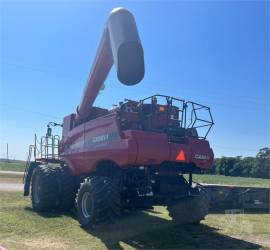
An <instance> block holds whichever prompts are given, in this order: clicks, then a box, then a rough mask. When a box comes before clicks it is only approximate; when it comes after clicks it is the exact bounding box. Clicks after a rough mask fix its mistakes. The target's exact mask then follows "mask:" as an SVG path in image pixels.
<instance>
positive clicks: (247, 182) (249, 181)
mask: <svg viewBox="0 0 270 250" xmlns="http://www.w3.org/2000/svg"><path fill="white" fill-rule="evenodd" d="M24 168H25V162H19V163H5V162H0V171H1V170H7V171H20V172H23V171H24ZM193 176H194V177H193V179H194V181H196V182H200V183H201V182H202V183H211V184H230V185H240V186H250V187H269V188H270V180H269V179H260V178H247V177H232V176H224V175H199V174H194V175H193ZM13 177H14V176H13Z"/></svg>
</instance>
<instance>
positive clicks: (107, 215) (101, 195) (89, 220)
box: [76, 176, 121, 227]
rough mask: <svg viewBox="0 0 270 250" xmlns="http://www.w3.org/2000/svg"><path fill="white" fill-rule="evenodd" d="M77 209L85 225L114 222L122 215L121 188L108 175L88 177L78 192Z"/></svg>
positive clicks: (81, 222)
mask: <svg viewBox="0 0 270 250" xmlns="http://www.w3.org/2000/svg"><path fill="white" fill-rule="evenodd" d="M76 209H77V216H78V220H79V222H80V224H81V225H82V226H83V227H90V226H93V225H94V224H98V223H101V222H112V221H113V220H114V219H115V218H117V217H119V216H120V211H121V203H120V192H119V188H118V187H117V186H116V185H114V184H113V182H112V181H111V180H110V179H109V178H107V177H103V176H96V177H91V178H86V179H85V180H84V182H82V183H81V186H80V188H79V191H78V193H77V197H76Z"/></svg>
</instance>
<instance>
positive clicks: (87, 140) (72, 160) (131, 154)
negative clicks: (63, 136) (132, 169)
mask: <svg viewBox="0 0 270 250" xmlns="http://www.w3.org/2000/svg"><path fill="white" fill-rule="evenodd" d="M64 144H65V147H64V148H65V150H64V151H63V152H62V154H61V157H62V158H63V159H64V160H65V161H66V162H67V163H68V164H69V165H70V167H71V169H72V172H73V174H74V175H80V174H84V173H89V172H91V171H93V170H94V169H95V167H96V165H97V164H98V163H99V162H100V161H102V160H111V161H114V162H116V163H117V164H118V165H127V164H135V161H136V155H137V145H136V142H135V141H134V140H131V139H128V138H122V134H121V131H120V130H119V127H118V121H117V119H116V115H115V114H109V115H106V116H103V117H100V118H97V119H94V120H91V121H89V122H86V123H84V124H82V125H80V126H77V127H76V128H74V129H73V130H72V131H71V132H70V133H69V140H66V142H65V143H64Z"/></svg>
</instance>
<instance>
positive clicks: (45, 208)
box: [31, 166, 58, 212]
mask: <svg viewBox="0 0 270 250" xmlns="http://www.w3.org/2000/svg"><path fill="white" fill-rule="evenodd" d="M57 190H58V187H57V172H56V169H55V168H51V167H49V166H37V167H36V168H35V169H34V172H33V176H32V184H31V199H32V206H33V209H34V210H35V211H38V212H49V211H52V210H54V209H55V208H56V207H57V205H58V198H57Z"/></svg>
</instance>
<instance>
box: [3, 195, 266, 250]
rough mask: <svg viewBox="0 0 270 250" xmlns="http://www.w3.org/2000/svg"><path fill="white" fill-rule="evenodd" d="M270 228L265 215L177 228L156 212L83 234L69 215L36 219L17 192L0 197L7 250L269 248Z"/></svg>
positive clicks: (218, 219)
mask: <svg viewBox="0 0 270 250" xmlns="http://www.w3.org/2000/svg"><path fill="white" fill-rule="evenodd" d="M269 224H270V214H259V215H258V214H257V215H252V214H246V215H239V214H238V215H224V214H215V215H208V216H207V218H206V220H205V221H203V223H202V224H201V225H189V226H176V225H174V224H173V223H172V221H171V220H170V217H169V216H168V213H167V210H166V209H165V207H156V208H155V210H154V211H153V212H133V213H132V214H127V215H125V216H124V218H123V219H121V220H120V221H118V222H117V223H115V224H112V225H109V226H107V227H105V226H99V227H96V228H93V229H91V230H84V229H83V228H81V227H80V226H79V224H78V222H77V220H76V218H74V216H73V214H72V213H70V214H65V215H62V214H37V213H34V212H33V211H32V209H31V206H30V200H29V198H24V197H22V194H21V193H18V192H13V193H3V192H0V245H2V246H4V247H6V248H7V249H107V248H108V249H183V248H184V249H187V248H189V249H198V248H201V249H267V247H269V249H270V227H269Z"/></svg>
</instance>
